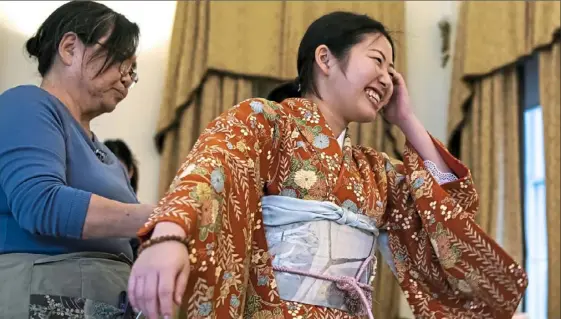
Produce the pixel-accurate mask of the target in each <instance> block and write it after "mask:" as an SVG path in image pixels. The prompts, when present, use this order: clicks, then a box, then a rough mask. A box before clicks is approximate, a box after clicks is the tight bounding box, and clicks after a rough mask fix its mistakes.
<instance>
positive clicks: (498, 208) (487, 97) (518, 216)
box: [461, 67, 523, 262]
mask: <svg viewBox="0 0 561 319" xmlns="http://www.w3.org/2000/svg"><path fill="white" fill-rule="evenodd" d="M518 94H519V93H518V75H517V72H516V68H514V67H512V68H509V69H507V70H505V71H504V72H500V73H496V74H494V75H492V76H490V77H487V78H485V79H483V80H481V82H478V83H477V84H476V85H474V97H473V104H472V107H471V109H470V112H469V113H468V115H467V117H468V119H467V121H466V123H465V125H464V131H463V133H462V143H461V145H462V152H461V153H462V160H463V161H464V163H466V165H468V167H470V169H471V171H472V174H473V178H474V182H475V184H476V185H477V187H478V192H479V196H480V203H481V205H480V210H479V212H478V215H477V217H476V218H477V222H478V224H479V225H480V226H481V227H482V228H483V229H484V230H485V231H486V232H487V233H488V234H490V235H491V236H492V237H493V238H495V239H497V241H498V243H499V244H501V245H502V246H503V247H504V248H505V250H506V251H507V252H508V253H509V254H511V255H512V256H513V257H514V259H515V260H516V261H517V262H522V260H523V236H522V234H523V231H522V200H521V198H522V197H521V196H522V194H521V189H520V185H521V184H520V178H521V176H520V156H519V154H520V146H519V143H518V140H519V135H520V125H519V119H518V114H517V113H516V112H512V108H513V107H516V106H517V105H518V103H519V102H518Z"/></svg>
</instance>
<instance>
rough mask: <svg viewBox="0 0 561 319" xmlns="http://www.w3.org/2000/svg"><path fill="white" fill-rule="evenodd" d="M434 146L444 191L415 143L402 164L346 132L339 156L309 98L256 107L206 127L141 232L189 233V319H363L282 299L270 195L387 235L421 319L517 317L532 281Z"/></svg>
mask: <svg viewBox="0 0 561 319" xmlns="http://www.w3.org/2000/svg"><path fill="white" fill-rule="evenodd" d="M347 132H348V130H347ZM347 134H348V133H347ZM434 143H435V145H436V147H437V148H438V149H439V151H440V153H441V154H442V156H443V158H444V160H445V161H446V163H448V165H449V166H450V168H451V169H452V171H453V172H454V174H455V176H457V177H458V179H457V180H455V181H452V182H450V183H447V184H443V185H439V184H438V183H437V182H436V180H435V179H434V177H433V176H432V175H431V174H430V173H429V171H428V170H427V169H426V167H425V166H424V164H423V160H422V159H421V158H420V156H419V155H418V153H417V152H416V151H415V150H414V149H413V148H412V147H411V145H409V144H407V145H406V148H405V152H404V162H400V161H397V160H395V159H391V158H389V157H388V156H387V155H386V154H384V153H379V152H376V151H375V150H373V149H371V148H367V147H361V146H352V145H351V143H350V137H349V136H348V135H346V136H345V142H344V145H343V148H342V149H341V147H340V146H339V144H338V143H337V139H336V137H335V136H334V134H333V132H332V131H331V129H330V128H329V126H328V125H327V123H326V122H325V119H324V117H323V116H322V115H321V113H320V112H319V109H318V107H317V105H315V104H314V103H312V102H311V101H308V100H306V99H298V98H295V99H287V100H285V101H284V102H283V103H275V102H271V101H267V100H264V99H250V100H247V101H244V102H242V103H240V104H238V105H236V106H235V107H233V108H231V109H230V110H229V111H227V112H225V113H224V114H222V115H221V116H220V117H218V118H217V119H216V120H214V121H213V122H212V123H210V124H209V126H208V127H207V128H206V130H205V131H204V132H203V134H202V135H201V136H200V138H199V139H198V141H197V142H196V143H195V145H194V147H193V150H192V151H191V152H190V154H189V155H188V156H187V158H186V159H185V162H184V164H183V165H182V167H181V168H180V169H179V171H178V173H177V177H176V178H175V180H174V181H173V183H172V185H171V187H170V189H169V191H168V193H167V194H166V196H165V197H164V198H163V199H162V200H161V201H160V203H159V205H158V208H157V209H156V210H155V212H154V214H153V215H152V216H151V217H150V219H149V221H148V222H147V223H146V225H145V227H143V229H141V230H140V232H139V236H140V237H141V238H144V239H146V238H148V236H149V235H150V233H151V231H152V229H153V228H154V226H155V224H156V223H158V222H161V221H171V222H174V223H177V224H178V225H180V226H181V227H183V228H184V229H185V231H186V233H187V234H188V236H189V239H190V259H191V273H190V280H189V283H188V287H187V293H186V294H185V300H184V303H183V311H182V316H184V317H185V318H240V317H241V318H263V319H265V318H356V317H352V316H350V315H349V314H346V313H344V312H342V311H340V310H335V309H329V308H322V307H318V306H310V305H303V304H297V303H287V302H284V301H283V300H281V299H280V297H279V294H278V291H277V284H276V282H275V276H274V273H273V270H272V266H271V260H272V258H274V256H271V255H270V254H269V252H268V251H267V242H266V237H265V231H264V228H263V225H262V224H263V222H262V214H261V208H260V198H261V197H262V196H263V195H279V194H280V195H283V196H290V197H294V198H299V199H304V200H309V199H314V200H321V201H330V202H332V203H334V204H337V205H339V206H343V207H345V208H347V209H349V210H351V211H353V212H356V213H359V214H364V215H366V216H368V217H371V218H372V219H373V220H374V221H375V222H376V224H377V227H378V228H379V229H385V230H386V231H387V233H388V238H389V245H390V249H391V252H392V255H393V262H394V264H395V275H396V278H397V279H398V281H399V283H400V286H401V288H402V289H403V291H404V293H405V295H406V297H407V300H408V302H409V304H410V305H411V308H412V310H413V313H414V314H415V316H416V318H509V317H512V314H513V313H514V311H515V309H516V307H517V305H518V303H519V301H520V299H521V297H522V295H523V293H524V290H525V288H526V286H527V278H526V274H525V273H524V271H523V270H522V268H521V267H520V266H519V265H518V264H516V263H515V262H514V261H513V260H512V258H511V257H510V256H508V255H507V254H506V253H505V252H504V250H502V249H501V248H500V247H499V246H498V245H497V244H496V243H495V242H494V241H493V240H492V239H491V238H490V237H489V236H487V235H486V234H484V233H483V232H482V230H481V229H480V228H479V227H478V226H477V225H476V224H475V222H474V215H475V213H476V212H477V209H478V196H477V192H476V190H475V187H474V186H473V183H472V181H471V176H470V173H469V170H468V169H467V168H466V167H465V166H464V165H463V164H462V163H460V162H459V161H458V160H457V159H455V158H454V157H452V155H450V154H449V153H448V151H447V150H446V149H445V148H444V147H443V146H442V144H441V143H440V142H439V141H437V140H434ZM374 298H376V296H374ZM375 306H376V305H374V307H375Z"/></svg>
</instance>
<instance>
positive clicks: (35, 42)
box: [25, 35, 41, 58]
mask: <svg viewBox="0 0 561 319" xmlns="http://www.w3.org/2000/svg"><path fill="white" fill-rule="evenodd" d="M25 49H26V50H27V53H29V55H30V56H34V57H36V58H39V55H40V54H41V50H40V45H39V37H38V36H37V35H34V36H33V37H31V38H30V39H29V40H27V42H26V43H25Z"/></svg>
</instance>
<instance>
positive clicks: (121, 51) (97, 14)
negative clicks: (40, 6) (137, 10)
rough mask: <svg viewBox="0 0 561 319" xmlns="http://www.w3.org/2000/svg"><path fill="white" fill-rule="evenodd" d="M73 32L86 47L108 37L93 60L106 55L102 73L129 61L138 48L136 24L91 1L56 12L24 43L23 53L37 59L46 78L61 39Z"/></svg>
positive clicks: (72, 4) (70, 5)
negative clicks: (115, 65)
mask: <svg viewBox="0 0 561 319" xmlns="http://www.w3.org/2000/svg"><path fill="white" fill-rule="evenodd" d="M68 32H74V33H76V35H77V36H78V38H79V39H80V40H81V41H82V42H83V43H84V45H85V46H94V45H96V44H100V43H99V41H100V40H101V39H102V38H103V37H106V36H108V38H107V41H105V43H103V47H102V48H103V49H102V50H98V51H97V52H96V54H94V55H93V56H92V59H94V58H95V57H98V56H102V55H104V54H106V55H107V56H106V58H105V62H104V65H103V67H102V68H101V69H100V70H99V72H100V73H101V72H102V71H103V70H105V69H106V68H107V67H109V66H110V65H112V64H114V63H119V62H123V61H125V60H127V59H129V58H131V57H132V56H133V55H134V54H135V53H136V49H137V47H138V40H139V36H140V29H139V27H138V25H137V24H136V23H133V22H130V21H129V20H128V19H127V18H125V16H123V15H122V14H120V13H117V12H115V11H113V10H112V9H110V8H108V7H107V6H105V5H103V4H101V3H98V2H94V1H70V2H68V3H65V4H63V5H62V6H60V7H59V8H57V9H56V10H55V11H53V13H51V15H49V17H47V19H46V20H45V21H44V22H43V24H41V26H40V27H39V29H38V30H37V32H36V34H35V35H34V36H33V37H31V38H30V39H29V40H27V43H26V49H27V52H28V53H29V55H30V56H33V57H35V58H37V61H38V62H39V66H38V70H39V73H40V74H41V76H43V77H44V76H45V75H46V74H47V73H48V72H49V70H50V68H51V66H52V65H53V62H54V58H55V57H56V55H57V53H58V46H59V45H60V41H61V40H62V38H63V36H64V35H65V34H66V33H68Z"/></svg>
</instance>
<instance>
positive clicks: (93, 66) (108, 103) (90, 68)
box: [82, 45, 136, 113]
mask: <svg viewBox="0 0 561 319" xmlns="http://www.w3.org/2000/svg"><path fill="white" fill-rule="evenodd" d="M96 50H104V49H103V47H100V45H95V46H94V47H91V48H88V49H86V54H85V56H84V57H85V61H84V62H85V63H84V64H83V73H82V80H83V86H84V89H87V92H88V93H89V96H91V98H92V100H93V101H92V102H94V101H95V102H98V103H97V104H98V105H99V107H100V108H101V109H100V111H101V112H103V113H105V112H111V111H113V110H114V109H115V107H116V106H117V104H118V103H119V102H121V101H122V100H123V99H124V98H125V97H127V94H128V90H129V87H130V86H131V84H132V81H133V80H132V78H131V75H130V71H131V69H136V57H132V58H130V59H128V60H124V61H116V62H114V63H113V64H111V65H109V66H108V67H106V68H105V69H103V67H104V63H105V59H106V54H101V55H99V56H95V57H94V58H93V59H90V58H91V57H92V55H93V54H96V53H97V51H96ZM100 71H101V72H100Z"/></svg>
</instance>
